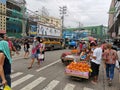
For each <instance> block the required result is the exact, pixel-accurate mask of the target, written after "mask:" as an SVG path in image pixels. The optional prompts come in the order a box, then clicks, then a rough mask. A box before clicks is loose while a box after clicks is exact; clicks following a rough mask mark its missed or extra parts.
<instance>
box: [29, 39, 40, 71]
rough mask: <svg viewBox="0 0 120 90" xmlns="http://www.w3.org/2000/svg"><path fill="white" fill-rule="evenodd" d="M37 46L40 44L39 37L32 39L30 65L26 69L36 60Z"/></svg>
mask: <svg viewBox="0 0 120 90" xmlns="http://www.w3.org/2000/svg"><path fill="white" fill-rule="evenodd" d="M39 44H40V38H39V37H34V41H33V45H32V52H31V53H32V55H31V62H30V65H29V67H28V69H31V68H32V65H33V63H34V61H35V59H37V58H38V53H37V49H38V48H39Z"/></svg>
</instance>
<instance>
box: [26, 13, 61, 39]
mask: <svg viewBox="0 0 120 90" xmlns="http://www.w3.org/2000/svg"><path fill="white" fill-rule="evenodd" d="M28 21H29V22H33V23H29V24H30V25H29V24H28V26H27V31H28V32H29V35H30V36H35V35H42V36H56V37H62V36H61V35H62V29H61V19H58V18H54V17H50V16H43V15H39V14H34V15H29V19H28ZM35 22H37V25H36V23H35ZM28 29H29V30H28Z"/></svg>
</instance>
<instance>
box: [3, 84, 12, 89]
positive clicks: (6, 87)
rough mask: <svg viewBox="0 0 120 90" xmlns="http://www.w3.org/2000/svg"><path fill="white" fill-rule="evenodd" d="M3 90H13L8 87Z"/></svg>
mask: <svg viewBox="0 0 120 90" xmlns="http://www.w3.org/2000/svg"><path fill="white" fill-rule="evenodd" d="M3 90H12V89H11V88H10V87H9V86H8V85H5V87H4V89H3Z"/></svg>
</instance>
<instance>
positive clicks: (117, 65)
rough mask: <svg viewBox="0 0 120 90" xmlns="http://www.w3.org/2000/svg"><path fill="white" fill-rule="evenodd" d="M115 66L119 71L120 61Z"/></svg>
mask: <svg viewBox="0 0 120 90" xmlns="http://www.w3.org/2000/svg"><path fill="white" fill-rule="evenodd" d="M115 66H116V68H117V69H119V67H120V66H119V61H118V60H116V63H115Z"/></svg>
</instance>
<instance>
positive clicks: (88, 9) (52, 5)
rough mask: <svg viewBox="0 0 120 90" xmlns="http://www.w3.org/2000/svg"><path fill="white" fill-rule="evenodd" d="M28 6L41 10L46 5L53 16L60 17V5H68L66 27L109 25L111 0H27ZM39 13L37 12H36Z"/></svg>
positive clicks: (33, 9) (34, 9)
mask: <svg viewBox="0 0 120 90" xmlns="http://www.w3.org/2000/svg"><path fill="white" fill-rule="evenodd" d="M26 2H27V5H26V6H27V8H28V9H30V10H32V11H34V12H35V11H39V12H41V9H42V7H45V8H46V9H47V11H48V12H49V15H50V16H52V17H56V18H60V17H61V16H60V7H63V6H66V7H67V13H66V15H65V17H64V18H65V19H64V25H65V27H79V25H81V26H96V25H105V26H107V25H108V16H109V15H108V11H109V7H110V3H111V0H26ZM36 13H37V12H36Z"/></svg>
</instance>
